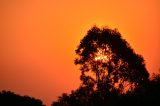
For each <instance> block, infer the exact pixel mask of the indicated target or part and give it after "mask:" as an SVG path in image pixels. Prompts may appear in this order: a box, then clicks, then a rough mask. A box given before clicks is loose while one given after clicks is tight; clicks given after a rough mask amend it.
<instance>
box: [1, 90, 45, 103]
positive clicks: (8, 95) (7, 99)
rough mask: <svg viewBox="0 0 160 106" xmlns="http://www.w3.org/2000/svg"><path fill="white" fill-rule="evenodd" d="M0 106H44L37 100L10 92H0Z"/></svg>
mask: <svg viewBox="0 0 160 106" xmlns="http://www.w3.org/2000/svg"><path fill="white" fill-rule="evenodd" d="M0 106H45V105H44V104H43V102H42V101H41V100H39V99H35V98H33V97H29V96H20V95H18V94H15V93H13V92H11V91H1V92H0Z"/></svg>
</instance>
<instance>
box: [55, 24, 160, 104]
mask: <svg viewBox="0 0 160 106" xmlns="http://www.w3.org/2000/svg"><path fill="white" fill-rule="evenodd" d="M76 55H77V57H76V59H75V64H76V65H79V66H80V70H81V76H80V80H81V81H82V83H81V85H80V87H79V88H78V89H77V90H74V91H72V92H71V94H63V95H62V96H60V97H59V98H58V101H57V102H53V104H52V106H115V105H120V106H121V105H122V106H135V105H141V106H144V105H148V104H150V103H152V105H153V104H155V103H153V102H157V101H158V100H157V99H156V97H155V96H153V95H156V96H157V97H160V91H159V90H158V89H160V77H159V76H160V75H155V76H154V77H153V80H149V78H148V77H149V74H148V72H147V70H146V68H145V63H144V60H143V57H142V56H141V55H139V54H136V53H135V52H134V50H133V49H132V48H131V47H130V45H129V44H128V43H127V42H126V40H124V39H123V38H122V37H121V34H120V33H119V32H118V31H117V30H116V29H114V30H113V29H110V28H107V27H104V28H98V27H96V26H94V27H92V28H91V29H90V30H89V31H88V32H87V34H86V36H85V37H84V38H83V39H82V40H81V41H80V45H79V46H78V47H77V49H76Z"/></svg>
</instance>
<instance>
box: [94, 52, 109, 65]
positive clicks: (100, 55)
mask: <svg viewBox="0 0 160 106" xmlns="http://www.w3.org/2000/svg"><path fill="white" fill-rule="evenodd" d="M95 60H96V61H102V62H106V61H107V60H108V58H107V55H105V54H104V52H103V51H102V50H99V51H98V53H97V55H96V57H95Z"/></svg>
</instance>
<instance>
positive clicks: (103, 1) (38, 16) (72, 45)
mask: <svg viewBox="0 0 160 106" xmlns="http://www.w3.org/2000/svg"><path fill="white" fill-rule="evenodd" d="M95 24H96V25H98V26H105V25H107V26H109V27H110V28H118V30H119V32H120V33H121V34H122V37H123V38H125V39H126V40H127V41H128V43H129V44H130V45H131V47H132V48H133V49H134V50H135V52H136V53H138V54H141V55H142V56H143V57H144V59H145V62H146V67H147V69H148V71H149V72H150V73H153V72H155V73H157V72H158V70H160V56H159V55H160V0H0V90H10V91H13V92H15V93H18V94H21V95H29V96H33V97H35V98H39V99H41V100H43V101H44V103H46V104H47V105H50V104H51V103H52V102H53V101H55V100H57V97H58V96H60V95H61V94H62V93H64V92H67V93H69V92H70V91H71V90H74V89H76V88H78V86H79V84H80V81H79V75H80V71H79V70H78V67H77V66H75V65H74V62H73V61H74V58H75V49H76V47H77V45H79V42H80V40H81V39H82V38H83V37H84V36H85V34H86V32H87V30H88V29H90V28H91V26H93V25H95Z"/></svg>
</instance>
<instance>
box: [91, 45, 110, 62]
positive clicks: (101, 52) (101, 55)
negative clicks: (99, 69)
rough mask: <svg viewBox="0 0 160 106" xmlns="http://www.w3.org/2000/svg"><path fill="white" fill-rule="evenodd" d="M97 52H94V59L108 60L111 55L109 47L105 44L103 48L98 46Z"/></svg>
mask: <svg viewBox="0 0 160 106" xmlns="http://www.w3.org/2000/svg"><path fill="white" fill-rule="evenodd" d="M97 51H98V52H97V53H96V54H95V58H94V59H95V61H101V62H108V61H109V60H110V59H111V57H112V52H111V49H110V48H109V46H108V45H106V46H105V47H104V48H103V49H102V48H98V49H97Z"/></svg>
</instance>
